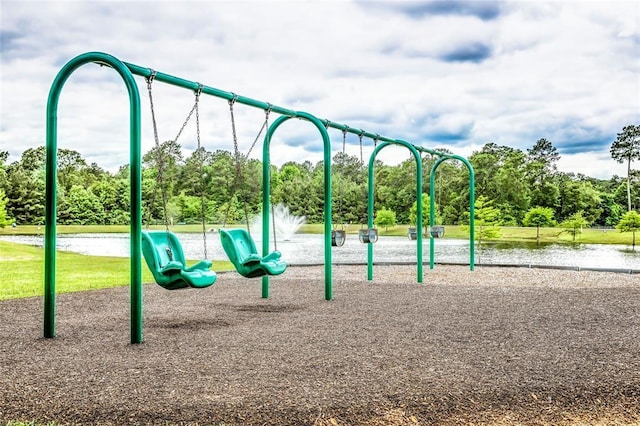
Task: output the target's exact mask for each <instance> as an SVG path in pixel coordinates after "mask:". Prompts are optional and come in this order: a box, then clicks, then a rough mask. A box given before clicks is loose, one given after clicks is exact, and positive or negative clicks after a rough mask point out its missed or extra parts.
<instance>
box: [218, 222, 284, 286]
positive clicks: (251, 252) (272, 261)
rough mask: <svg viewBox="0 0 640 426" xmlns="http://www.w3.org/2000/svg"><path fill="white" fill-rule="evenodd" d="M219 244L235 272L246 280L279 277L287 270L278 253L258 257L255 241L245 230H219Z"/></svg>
mask: <svg viewBox="0 0 640 426" xmlns="http://www.w3.org/2000/svg"><path fill="white" fill-rule="evenodd" d="M220 242H221V243H222V248H223V249H224V251H225V253H227V256H228V257H229V260H230V261H231V263H233V266H234V267H235V268H236V271H238V273H239V274H240V275H242V276H244V277H246V278H255V277H261V276H263V275H280V274H282V273H283V272H284V271H285V270H286V269H287V264H286V262H284V261H283V260H281V259H280V256H281V255H280V252H279V251H273V252H271V253H269V254H268V255H267V256H264V257H262V256H260V255H259V254H258V249H257V248H256V243H255V241H253V238H251V235H249V232H247V230H246V229H242V228H238V229H229V230H224V229H221V230H220Z"/></svg>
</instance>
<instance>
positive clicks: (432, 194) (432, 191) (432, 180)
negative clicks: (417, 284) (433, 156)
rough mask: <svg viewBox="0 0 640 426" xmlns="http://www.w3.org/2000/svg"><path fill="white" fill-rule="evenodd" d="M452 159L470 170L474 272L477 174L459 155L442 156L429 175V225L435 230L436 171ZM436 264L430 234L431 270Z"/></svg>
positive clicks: (471, 262)
mask: <svg viewBox="0 0 640 426" xmlns="http://www.w3.org/2000/svg"><path fill="white" fill-rule="evenodd" d="M418 150H424V151H427V150H425V149H424V148H420V147H418ZM449 159H452V160H459V161H461V162H462V163H464V165H465V166H467V169H468V170H469V269H470V270H472V271H473V269H474V268H475V216H476V213H475V202H476V201H475V185H476V183H475V182H476V181H475V173H474V171H473V166H471V163H469V160H467V159H466V158H464V157H460V156H459V155H451V154H447V155H444V156H441V157H440V158H438V160H436V162H435V163H434V165H433V166H432V167H431V172H430V173H429V198H430V211H429V224H430V226H431V228H432V229H433V226H434V225H435V215H436V213H435V211H436V170H437V169H438V167H439V166H440V164H442V163H443V162H445V161H447V160H449ZM434 264H435V239H434V238H433V234H431V233H429V268H430V269H433V267H434Z"/></svg>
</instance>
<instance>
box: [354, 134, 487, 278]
mask: <svg viewBox="0 0 640 426" xmlns="http://www.w3.org/2000/svg"><path fill="white" fill-rule="evenodd" d="M390 145H401V146H404V147H406V148H408V149H409V151H410V152H411V154H412V155H413V157H414V158H415V160H416V207H417V209H416V210H417V217H416V228H414V229H416V231H415V240H416V246H417V249H416V263H417V275H418V282H422V232H418V231H417V230H422V229H423V224H422V155H421V153H422V152H427V153H430V154H432V155H436V156H438V157H439V158H438V160H437V161H436V162H435V164H434V165H433V167H432V168H431V172H430V185H429V193H430V199H431V201H430V214H429V223H430V229H431V230H432V231H431V232H430V233H429V237H430V239H429V243H430V244H429V249H430V251H429V268H430V269H433V268H434V265H435V241H434V238H436V237H441V236H443V235H444V227H442V226H440V227H435V209H436V207H435V187H436V184H435V173H436V170H437V169H438V167H439V166H440V164H442V162H444V161H446V160H450V159H454V160H459V161H461V162H462V163H464V165H465V166H466V167H467V169H468V170H469V203H470V206H469V269H471V270H472V271H473V269H474V268H475V248H474V240H475V207H474V202H475V193H474V188H475V175H474V171H473V167H472V166H471V163H469V161H468V160H467V159H466V158H463V157H460V156H459V155H453V154H446V153H443V152H439V151H435V150H432V149H428V148H424V147H420V146H415V145H412V144H410V143H409V142H407V141H403V140H400V139H396V140H393V141H385V142H384V143H382V144H380V145H377V146H376V147H375V149H374V150H373V152H372V153H371V157H369V186H368V204H367V212H368V224H369V227H371V226H372V224H373V190H374V173H373V169H374V164H375V159H376V156H377V155H378V153H379V152H380V151H381V150H382V149H384V148H386V147H387V146H390ZM434 230H435V232H433V231H434ZM363 231H364V230H361V232H362V233H364V232H363ZM409 238H411V239H413V236H412V235H411V230H409ZM367 279H369V280H372V279H373V245H372V244H369V246H368V247H367Z"/></svg>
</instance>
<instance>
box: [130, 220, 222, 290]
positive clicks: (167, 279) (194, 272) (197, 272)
mask: <svg viewBox="0 0 640 426" xmlns="http://www.w3.org/2000/svg"><path fill="white" fill-rule="evenodd" d="M142 254H143V255H144V260H145V261H146V262H147V266H148V267H149V270H151V273H152V274H153V278H154V279H155V281H156V283H158V284H159V285H161V286H162V287H164V288H166V289H167V290H177V289H180V288H188V287H190V288H205V287H209V286H210V285H212V284H213V283H214V282H215V281H216V273H215V272H214V271H211V270H210V268H211V261H209V260H206V259H205V260H201V261H200V262H198V263H196V264H195V265H193V266H190V267H187V266H186V265H187V263H186V259H185V256H184V251H183V250H182V244H180V240H178V237H176V235H175V234H174V233H173V232H169V231H145V232H143V233H142Z"/></svg>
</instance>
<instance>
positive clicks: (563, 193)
mask: <svg viewBox="0 0 640 426" xmlns="http://www.w3.org/2000/svg"><path fill="white" fill-rule="evenodd" d="M559 183H560V184H559V190H560V196H559V197H558V203H559V205H558V210H557V211H556V214H557V216H558V220H563V219H565V218H568V217H571V216H573V215H574V214H576V213H578V212H582V215H583V216H584V218H585V219H586V220H587V221H588V222H589V223H593V222H595V221H596V219H598V217H600V214H601V213H602V208H601V207H600V204H601V203H602V198H601V197H600V193H599V191H597V190H596V189H595V188H594V187H593V185H592V184H591V182H589V181H586V180H578V179H576V178H575V176H573V175H572V174H564V173H563V174H560V175H559Z"/></svg>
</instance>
